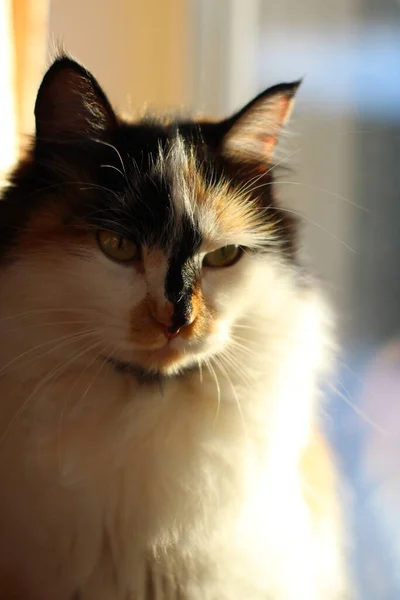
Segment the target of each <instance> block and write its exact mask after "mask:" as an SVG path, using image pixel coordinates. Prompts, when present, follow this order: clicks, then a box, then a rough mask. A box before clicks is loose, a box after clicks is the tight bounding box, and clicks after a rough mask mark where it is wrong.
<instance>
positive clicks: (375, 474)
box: [0, 0, 400, 600]
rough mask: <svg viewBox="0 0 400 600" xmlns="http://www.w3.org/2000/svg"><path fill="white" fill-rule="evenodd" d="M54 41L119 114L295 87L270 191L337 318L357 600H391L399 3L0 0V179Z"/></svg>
mask: <svg viewBox="0 0 400 600" xmlns="http://www.w3.org/2000/svg"><path fill="white" fill-rule="evenodd" d="M60 43H62V44H63V46H64V48H65V49H66V50H67V51H68V52H70V53H72V55H73V56H74V57H75V58H77V59H78V60H79V61H81V62H83V63H84V64H85V65H86V66H87V67H88V68H89V69H90V70H91V71H92V72H93V73H94V75H95V76H96V77H97V78H98V79H99V80H100V82H101V84H102V86H103V87H104V88H105V90H106V92H107V93H108V95H109V97H110V99H111V101H112V102H113V103H114V104H115V106H116V107H117V108H118V109H119V111H120V112H122V113H131V114H132V113H133V114H134V113H135V111H137V110H141V109H142V108H143V105H144V104H145V103H146V104H147V106H148V107H149V108H150V109H155V110H171V109H172V108H174V109H176V108H178V109H179V110H183V109H184V110H190V111H192V112H193V111H194V112H206V113H208V114H209V115H211V116H223V115H227V114H228V113H230V112H232V111H234V110H236V109H238V108H240V107H241V105H243V104H244V103H246V102H247V101H248V100H250V99H251V97H252V96H254V95H255V94H257V93H258V92H260V91H261V90H262V89H263V88H266V87H268V86H269V85H272V84H275V83H278V82H281V81H287V80H293V79H298V78H299V77H304V81H303V85H302V87H301V89H300V92H299V96H298V104H297V108H296V111H295V115H294V119H292V122H291V124H290V126H289V130H288V133H287V135H286V136H285V139H284V140H283V144H282V148H281V149H280V160H282V161H283V162H284V164H285V165H289V166H290V167H291V169H290V171H289V172H288V173H286V175H285V176H284V177H283V178H281V180H279V182H278V183H277V186H278V190H279V193H280V196H281V199H282V202H284V203H285V204H286V205H287V207H288V209H289V210H293V211H295V212H298V213H299V214H301V215H302V216H303V223H304V226H303V237H302V239H303V246H304V254H305V257H307V258H308V259H309V260H310V261H311V264H312V266H313V268H314V269H315V270H316V271H317V272H318V273H319V274H320V275H321V277H322V278H323V279H324V280H325V283H326V287H327V289H328V291H329V294H330V296H331V298H332V301H333V303H334V306H335V308H336V312H337V314H338V334H339V337H340V341H341V345H342V346H341V347H342V351H341V354H340V360H339V368H338V374H337V378H336V381H335V389H334V390H332V391H331V392H330V395H331V396H332V401H331V404H330V407H329V409H327V414H326V419H325V421H326V426H327V432H328V434H329V435H330V437H331V439H332V441H333V443H334V444H335V446H336V448H337V450H338V454H339V458H340V467H341V469H342V472H343V476H344V482H345V485H344V489H343V495H344V497H345V498H346V499H347V502H346V505H347V506H348V507H349V509H348V528H349V531H351V534H352V537H353V540H354V542H353V545H352V548H351V549H350V554H351V564H352V568H353V569H354V572H355V575H356V578H357V581H358V587H359V598H360V599H363V600H391V599H399V598H400V572H399V565H400V277H399V261H400V1H399V0H325V2H321V1H320V0H279V2H277V1H276V0H275V1H273V0H113V1H112V2H110V1H108V0H68V2H66V1H65V0H0V78H1V81H2V82H3V83H2V86H1V90H2V91H1V95H0V109H1V110H0V121H1V132H2V133H1V136H0V174H1V173H2V174H3V175H4V174H5V173H6V172H7V170H8V169H9V167H10V165H12V164H13V162H14V161H15V159H16V157H17V156H18V153H19V152H20V151H21V148H23V146H24V144H25V143H26V140H27V139H28V138H27V135H28V134H29V133H31V132H32V131H33V105H34V100H35V94H36V90H37V87H38V85H39V83H40V79H41V77H42V75H43V71H44V69H45V68H46V66H47V65H48V63H49V60H50V58H51V56H52V55H54V51H55V48H57V47H59V45H60ZM301 600H303V599H301ZM304 600H306V599H304Z"/></svg>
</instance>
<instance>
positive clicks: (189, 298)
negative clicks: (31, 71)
mask: <svg viewBox="0 0 400 600" xmlns="http://www.w3.org/2000/svg"><path fill="white" fill-rule="evenodd" d="M297 88H298V83H288V84H281V85H277V86H275V87H272V88H270V89H268V90H267V91H265V92H264V93H262V94H260V95H259V96H258V97H257V98H255V99H254V100H253V101H252V102H250V103H249V104H248V105H247V106H246V107H245V108H243V109H242V110H241V111H240V112H238V113H237V114H235V115H234V116H232V117H230V118H228V119H226V120H223V121H220V122H206V121H204V122H203V121H190V120H182V121H180V120H160V119H153V118H150V117H148V118H146V119H143V120H140V121H138V122H135V123H128V122H126V121H124V120H122V119H120V118H118V116H116V114H115V112H114V111H113V109H112V107H111V105H110V103H109V101H108V100H107V98H106V96H105V94H104V93H103V91H102V90H101V88H100V86H99V84H98V83H97V81H96V80H95V79H94V77H93V76H92V75H91V74H90V73H89V72H88V71H86V70H85V69H84V68H83V67H82V66H80V65H79V64H77V63H76V62H74V61H73V60H71V59H70V58H68V57H67V56H60V57H59V58H58V59H57V60H55V62H54V63H53V65H52V66H51V67H50V69H49V70H48V72H47V73H46V75H45V77H44V80H43V82H42V84H41V86H40V89H39V92H38V96H37V101H36V107H35V116H36V136H35V139H34V141H33V145H32V149H31V150H30V151H29V153H28V155H27V156H26V158H25V159H24V160H23V161H22V162H21V163H20V164H19V165H18V166H17V168H16V169H15V171H14V173H13V175H12V177H11V180H10V185H9V186H8V188H7V189H6V190H5V192H4V196H3V199H2V201H1V202H0V332H1V346H0V481H1V492H0V582H1V585H0V597H1V598H2V600H10V599H11V598H18V599H23V600H78V599H79V600H178V599H179V600H239V599H240V600H266V599H273V600H338V599H341V600H342V599H344V598H348V597H350V596H349V590H348V584H347V581H346V580H347V576H346V573H345V567H344V558H343V532H342V526H341V517H340V510H339V507H338V501H337V481H336V479H337V478H336V474H335V468H334V464H333V459H332V457H331V456H330V452H329V450H328V448H327V446H326V443H325V441H324V439H323V437H322V435H321V431H320V424H319V404H320V398H319V397H320V391H319V390H320V385H321V382H322V381H323V380H324V378H325V377H326V376H327V374H328V372H329V369H330V362H331V346H332V345H331V334H330V320H331V319H330V314H329V310H328V308H327V306H326V303H325V301H324V300H323V296H322V294H321V292H320V291H319V289H318V286H317V285H316V284H315V282H313V280H312V278H311V277H309V276H306V275H305V272H304V269H302V268H301V265H300V264H299V260H298V256H297V233H296V223H295V222H293V220H292V219H291V218H289V216H288V213H287V212H285V210H284V209H283V208H280V207H279V204H277V203H276V199H275V192H274V186H273V175H274V171H273V151H274V147H275V144H276V141H277V138H278V135H279V133H280V130H281V128H282V127H283V125H284V124H285V122H286V121H287V119H288V117H289V113H290V110H291V108H292V104H293V99H294V96H295V92H296V90H297Z"/></svg>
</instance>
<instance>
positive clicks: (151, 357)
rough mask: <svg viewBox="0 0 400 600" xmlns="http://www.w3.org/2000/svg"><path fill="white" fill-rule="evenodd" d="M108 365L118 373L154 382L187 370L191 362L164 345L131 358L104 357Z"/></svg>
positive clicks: (186, 357)
mask: <svg viewBox="0 0 400 600" xmlns="http://www.w3.org/2000/svg"><path fill="white" fill-rule="evenodd" d="M104 358H105V360H106V361H107V363H108V364H109V365H111V366H112V367H113V368H114V369H115V370H117V371H118V372H120V373H128V374H131V375H133V376H135V377H136V378H137V379H139V380H149V381H152V380H155V379H159V378H160V377H170V376H172V375H176V374H177V373H181V372H182V371H183V370H185V371H186V370H187V368H188V365H189V363H190V368H191V367H192V364H193V362H196V361H190V360H188V356H187V355H186V353H185V352H183V350H179V349H177V348H174V347H171V345H170V344H166V345H164V346H162V347H161V348H158V349H155V350H145V349H143V350H136V351H135V352H134V355H133V356H132V357H130V356H129V357H120V356H118V357H116V356H111V357H108V358H106V357H104Z"/></svg>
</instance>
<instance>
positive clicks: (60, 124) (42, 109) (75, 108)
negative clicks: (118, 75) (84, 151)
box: [35, 56, 116, 142]
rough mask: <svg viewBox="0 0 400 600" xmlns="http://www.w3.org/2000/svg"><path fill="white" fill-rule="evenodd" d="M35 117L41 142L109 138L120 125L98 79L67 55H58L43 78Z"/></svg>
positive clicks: (38, 137) (37, 136)
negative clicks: (117, 123) (117, 124)
mask: <svg viewBox="0 0 400 600" xmlns="http://www.w3.org/2000/svg"><path fill="white" fill-rule="evenodd" d="M35 119H36V138H37V140H38V141H39V142H41V141H43V142H46V141H51V142H57V141H59V142H65V141H69V140H74V139H75V140H78V139H82V138H96V139H106V138H107V137H109V136H110V135H111V134H112V130H113V129H114V128H115V126H116V117H115V114H114V111H113V109H112V108H111V105H110V103H109V101H108V99H107V97H106V95H105V94H104V92H103V90H102V89H101V87H100V86H99V84H98V83H97V81H96V79H95V78H94V77H93V75H91V74H90V73H89V72H88V71H86V69H84V67H82V66H81V65H80V64H78V63H77V62H75V61H74V60H72V59H70V58H68V57H66V56H61V57H60V58H58V59H57V60H56V61H55V62H54V63H53V64H52V65H51V67H50V68H49V70H48V71H47V73H46V74H45V76H44V78H43V81H42V83H41V85H40V88H39V92H38V95H37V98H36V104H35Z"/></svg>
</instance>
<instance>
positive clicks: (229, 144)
mask: <svg viewBox="0 0 400 600" xmlns="http://www.w3.org/2000/svg"><path fill="white" fill-rule="evenodd" d="M300 83H301V81H296V82H293V83H281V84H279V85H276V86H274V87H271V88H269V89H267V90H266V91H265V92H262V93H261V94H260V95H259V96H257V97H256V98H254V100H252V101H251V102H249V104H247V105H246V106H245V107H244V108H243V109H242V110H240V111H239V112H238V113H236V114H235V115H233V117H231V118H230V119H227V120H226V121H223V123H221V125H222V126H223V130H224V133H223V138H222V152H223V154H225V155H226V156H228V157H230V158H232V159H234V160H238V161H242V160H244V161H246V160H249V161H255V162H259V163H264V162H265V163H267V162H268V161H269V160H270V159H271V158H272V156H273V153H274V149H275V146H276V143H277V141H278V138H279V135H280V133H281V130H282V127H283V126H284V125H285V123H286V122H287V120H288V119H289V117H290V113H291V111H292V108H293V105H294V97H295V94H296V92H297V90H298V88H299V86H300Z"/></svg>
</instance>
